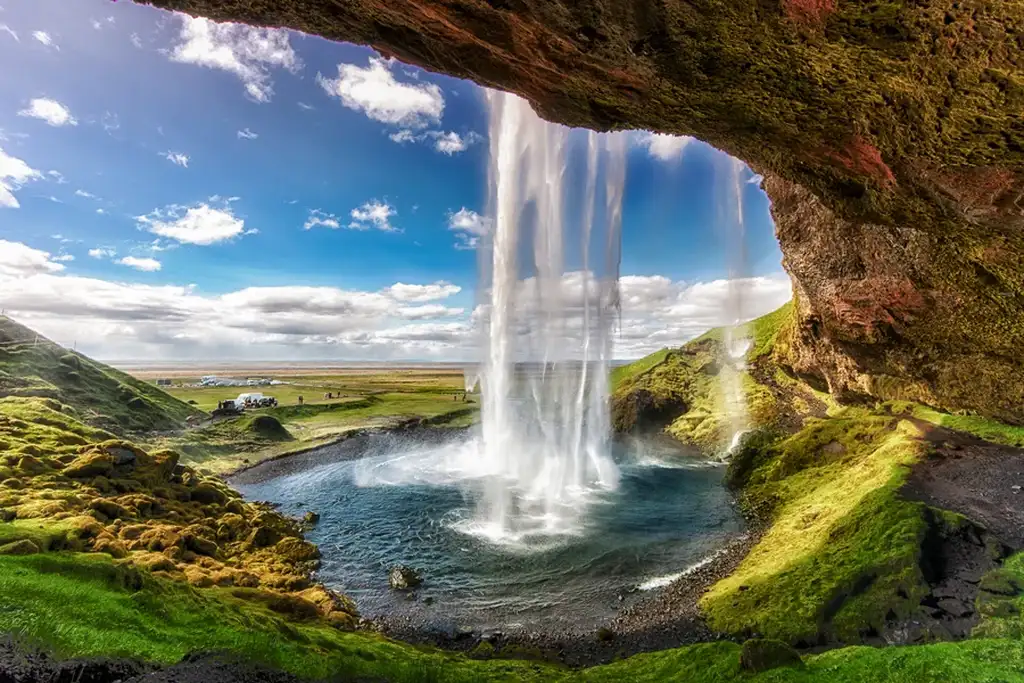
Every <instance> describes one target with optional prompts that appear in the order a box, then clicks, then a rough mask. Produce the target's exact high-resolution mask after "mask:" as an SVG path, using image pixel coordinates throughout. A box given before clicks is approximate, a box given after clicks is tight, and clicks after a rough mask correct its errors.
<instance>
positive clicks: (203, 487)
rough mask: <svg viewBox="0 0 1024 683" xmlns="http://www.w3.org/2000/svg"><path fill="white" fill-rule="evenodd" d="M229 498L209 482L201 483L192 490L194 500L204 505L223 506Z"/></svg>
mask: <svg viewBox="0 0 1024 683" xmlns="http://www.w3.org/2000/svg"><path fill="white" fill-rule="evenodd" d="M227 499H228V497H227V496H226V495H225V494H224V492H223V491H221V490H220V489H219V488H217V487H216V486H214V485H213V484H210V483H209V482H200V483H198V484H196V486H195V488H193V489H192V500H194V501H195V502H197V503H202V504H203V505H223V504H224V503H225V502H227Z"/></svg>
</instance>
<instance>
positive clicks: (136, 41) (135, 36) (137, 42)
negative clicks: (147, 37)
mask: <svg viewBox="0 0 1024 683" xmlns="http://www.w3.org/2000/svg"><path fill="white" fill-rule="evenodd" d="M129 40H131V41H132V45H134V46H135V47H137V48H139V49H140V50H141V49H142V38H140V37H139V34H138V33H133V34H132V35H131V37H130V38H129Z"/></svg>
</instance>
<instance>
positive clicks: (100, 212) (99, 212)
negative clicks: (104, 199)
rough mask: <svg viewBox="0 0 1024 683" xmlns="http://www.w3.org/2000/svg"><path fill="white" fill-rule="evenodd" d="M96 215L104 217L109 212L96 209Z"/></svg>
mask: <svg viewBox="0 0 1024 683" xmlns="http://www.w3.org/2000/svg"><path fill="white" fill-rule="evenodd" d="M96 213H98V214H99V215H101V216H102V215H104V214H106V213H107V210H106V209H96Z"/></svg>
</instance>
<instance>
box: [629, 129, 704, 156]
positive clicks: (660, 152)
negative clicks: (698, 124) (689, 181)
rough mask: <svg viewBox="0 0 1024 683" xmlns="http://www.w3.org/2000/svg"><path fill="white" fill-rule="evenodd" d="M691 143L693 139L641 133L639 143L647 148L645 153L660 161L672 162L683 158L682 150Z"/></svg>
mask: <svg viewBox="0 0 1024 683" xmlns="http://www.w3.org/2000/svg"><path fill="white" fill-rule="evenodd" d="M691 142H693V138H691V137H687V136H678V135H665V134H664V133H642V134H641V136H640V140H639V143H640V145H641V146H642V147H646V148H647V153H648V154H650V155H651V156H652V157H654V158H655V159H660V160H661V161H674V160H676V159H680V158H681V157H682V156H683V150H685V149H686V146H687V145H689V144H690V143H691Z"/></svg>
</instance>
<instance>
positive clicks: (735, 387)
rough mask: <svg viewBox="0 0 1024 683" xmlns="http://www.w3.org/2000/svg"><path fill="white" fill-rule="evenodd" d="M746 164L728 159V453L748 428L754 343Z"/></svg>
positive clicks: (723, 379) (725, 363) (724, 372)
mask: <svg viewBox="0 0 1024 683" xmlns="http://www.w3.org/2000/svg"><path fill="white" fill-rule="evenodd" d="M742 169H743V163H742V162H741V161H739V160H738V159H729V174H730V180H731V183H730V187H729V190H730V191H729V195H730V196H729V199H728V200H727V201H726V204H727V205H728V206H731V207H733V208H734V210H735V213H734V214H732V215H728V214H727V215H726V216H725V220H724V225H725V233H726V243H727V244H728V245H729V250H728V251H729V254H730V262H729V290H728V295H727V299H726V309H727V315H728V320H729V324H727V325H726V326H725V331H724V334H723V336H722V345H723V347H724V351H725V353H724V357H723V359H722V360H723V364H722V372H721V373H720V375H719V376H720V378H721V386H722V400H723V403H724V409H725V415H726V420H727V425H726V428H727V434H728V437H727V438H728V446H727V447H726V451H725V454H726V455H727V456H728V455H730V454H732V452H733V450H735V449H736V447H737V446H738V445H739V443H740V438H741V437H742V436H743V433H744V432H745V431H747V429H749V426H750V425H749V419H748V415H747V398H746V392H744V390H743V373H744V371H745V370H746V359H747V352H748V351H749V350H750V345H751V341H750V338H749V336H748V334H747V331H746V326H745V325H743V324H742V321H743V320H744V318H745V311H744V307H743V303H744V299H745V298H746V297H745V294H746V292H745V291H744V288H745V286H746V279H745V276H746V274H747V273H746V269H747V258H746V230H745V227H744V221H743V181H742V180H741V177H740V175H741V171H742Z"/></svg>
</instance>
